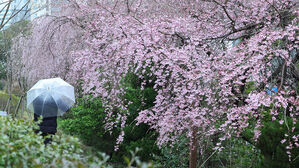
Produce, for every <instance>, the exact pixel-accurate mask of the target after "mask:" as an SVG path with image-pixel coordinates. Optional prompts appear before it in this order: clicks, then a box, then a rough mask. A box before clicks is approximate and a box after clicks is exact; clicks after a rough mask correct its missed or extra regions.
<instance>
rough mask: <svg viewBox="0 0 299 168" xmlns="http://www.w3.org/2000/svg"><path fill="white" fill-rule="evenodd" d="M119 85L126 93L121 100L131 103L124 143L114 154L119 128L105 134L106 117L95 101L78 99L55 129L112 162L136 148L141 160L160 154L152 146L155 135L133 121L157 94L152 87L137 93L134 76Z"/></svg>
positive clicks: (119, 160) (99, 103) (143, 125)
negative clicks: (107, 155)
mask: <svg viewBox="0 0 299 168" xmlns="http://www.w3.org/2000/svg"><path fill="white" fill-rule="evenodd" d="M123 83H124V84H123V87H124V88H125V89H126V91H127V92H126V94H125V95H124V97H123V98H124V99H125V100H127V101H128V102H132V104H130V105H128V113H129V116H128V119H127V123H130V125H128V126H126V127H125V128H124V131H125V137H124V141H123V143H122V144H121V145H120V146H119V150H118V151H114V145H115V142H116V138H117V137H118V135H119V133H120V129H119V128H115V129H113V130H112V132H111V134H110V133H109V132H106V130H105V128H104V126H105V122H106V121H105V117H106V114H105V110H104V108H103V106H102V102H101V100H100V99H99V98H92V99H89V98H80V99H79V100H78V101H77V102H78V103H77V106H76V107H74V108H72V109H71V110H70V112H69V113H67V114H66V115H65V116H64V117H63V118H62V119H61V120H60V121H59V127H60V128H61V129H62V130H63V131H64V132H66V133H68V134H71V135H76V136H78V137H79V138H80V139H82V141H83V142H84V143H85V144H86V145H88V146H91V147H93V148H94V149H95V150H96V151H103V152H105V153H107V154H109V155H110V156H111V159H112V162H123V157H124V156H128V155H130V151H134V150H135V148H137V147H138V148H142V150H140V151H139V152H138V155H139V156H140V159H141V160H143V161H149V160H152V159H153V154H156V155H157V154H159V152H160V150H159V149H158V147H157V146H156V145H155V141H156V137H157V134H156V133H155V132H154V131H152V130H149V126H147V125H145V124H140V125H138V126H136V121H135V118H136V117H137V116H138V113H139V112H140V111H141V110H143V109H146V108H149V107H152V106H153V105H154V100H155V96H156V95H157V94H156V92H155V91H154V90H153V89H152V84H148V85H147V86H146V87H145V89H144V90H141V89H140V87H138V86H140V84H139V83H140V80H139V79H138V77H137V76H136V75H134V74H128V75H127V77H126V78H124V80H123Z"/></svg>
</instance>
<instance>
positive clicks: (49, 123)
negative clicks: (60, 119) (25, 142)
mask: <svg viewBox="0 0 299 168" xmlns="http://www.w3.org/2000/svg"><path fill="white" fill-rule="evenodd" d="M44 99H45V98H41V97H37V98H36V99H35V100H34V101H33V108H34V121H38V119H39V117H40V116H41V115H42V116H43V120H42V122H41V123H40V124H39V126H40V129H39V130H37V132H39V131H41V132H42V134H43V135H47V134H55V133H56V132H57V111H58V107H57V105H56V103H55V101H54V99H53V98H52V97H50V98H49V97H48V98H47V99H46V100H47V101H44ZM49 114H51V115H50V116H47V115H49ZM53 116H54V117H53Z"/></svg>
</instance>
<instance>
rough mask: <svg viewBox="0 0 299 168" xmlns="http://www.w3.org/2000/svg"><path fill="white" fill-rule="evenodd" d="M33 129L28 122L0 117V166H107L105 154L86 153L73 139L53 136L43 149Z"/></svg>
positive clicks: (75, 139) (54, 167)
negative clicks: (51, 140)
mask: <svg viewBox="0 0 299 168" xmlns="http://www.w3.org/2000/svg"><path fill="white" fill-rule="evenodd" d="M33 128H37V126H36V125H35V124H33V123H32V122H31V121H23V120H14V119H12V118H11V117H9V116H7V117H0V132H1V136H0V167H5V168H10V167H11V168H19V167H20V168H21V167H22V168H23V167H30V168H35V167H38V168H39V167H53V168H56V167H57V168H58V167H82V168H85V167H86V168H87V167H88V168H89V167H107V165H106V164H105V162H106V161H107V159H108V157H107V156H106V155H104V154H100V155H98V156H99V157H96V156H93V155H90V154H86V153H85V151H83V150H82V148H81V147H82V145H81V143H80V142H79V141H78V139H77V138H74V137H71V136H54V137H53V142H52V143H51V144H49V145H46V146H45V145H44V143H43V141H44V139H43V137H42V136H40V135H37V134H35V133H34V130H33Z"/></svg>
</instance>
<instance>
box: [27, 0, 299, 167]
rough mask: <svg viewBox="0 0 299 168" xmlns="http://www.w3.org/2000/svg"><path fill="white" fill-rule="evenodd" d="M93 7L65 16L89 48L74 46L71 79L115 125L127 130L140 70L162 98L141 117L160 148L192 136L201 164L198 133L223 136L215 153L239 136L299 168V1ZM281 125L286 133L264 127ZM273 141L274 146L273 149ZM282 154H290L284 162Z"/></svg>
mask: <svg viewBox="0 0 299 168" xmlns="http://www.w3.org/2000/svg"><path fill="white" fill-rule="evenodd" d="M92 2H93V4H88V3H76V1H71V3H72V4H73V7H74V8H75V9H76V10H73V11H71V12H70V13H67V15H66V16H65V18H67V19H69V20H68V22H69V23H71V24H72V25H77V26H78V27H80V28H81V30H82V32H83V33H84V38H85V39H86V41H85V42H86V43H83V45H84V49H83V50H76V49H75V48H74V50H73V51H75V52H73V54H72V58H71V60H73V61H74V62H72V64H71V70H72V71H71V73H70V78H72V79H74V80H80V82H81V84H82V87H83V89H84V91H85V93H87V94H93V95H94V96H98V97H101V98H102V99H103V103H104V105H105V108H106V112H107V114H108V115H107V116H108V118H107V125H106V127H107V129H111V128H113V127H115V126H120V127H121V128H124V126H125V125H126V118H127V115H128V114H127V110H126V108H127V106H128V104H129V103H130V102H128V101H126V100H124V98H123V95H124V94H125V92H126V88H125V87H124V86H123V83H122V80H123V79H124V77H125V76H126V74H128V73H135V74H137V75H138V76H139V78H140V87H141V88H142V87H144V86H146V85H147V84H149V83H153V84H154V88H155V89H156V91H157V93H158V95H157V96H156V101H155V106H154V107H153V108H151V109H147V110H144V111H142V112H140V113H139V116H138V118H137V120H138V122H139V123H147V124H149V125H150V126H151V128H152V129H155V130H157V131H158V132H159V135H160V136H159V138H158V144H159V145H163V144H167V143H171V142H174V141H176V140H177V138H176V137H177V136H179V135H181V134H187V136H188V137H189V138H190V144H191V147H190V150H191V158H193V159H194V158H195V160H196V157H194V154H196V152H193V153H192V151H196V150H195V149H196V143H195V141H196V140H197V136H199V135H204V136H210V135H213V134H216V133H217V134H219V133H220V134H221V135H222V136H221V137H220V139H219V142H218V143H217V147H216V148H215V150H221V148H222V147H221V142H222V141H224V140H225V139H228V138H230V137H231V136H238V137H240V138H243V139H246V140H247V141H248V142H250V143H252V144H254V145H256V146H257V147H259V148H260V149H261V150H262V153H263V154H264V156H265V159H266V160H267V161H268V163H273V164H272V165H271V164H268V165H269V166H270V167H271V166H272V167H285V166H289V167H292V166H293V167H296V166H297V165H298V159H297V157H296V154H297V152H298V146H299V143H298V138H299V134H298V124H297V119H298V115H299V114H298V112H297V111H298V109H299V97H298V79H299V78H298V77H299V71H298V51H297V49H298V39H297V34H298V17H297V14H298V8H296V5H297V4H296V2H294V1H292V0H279V1H278V0H267V1H263V0H254V1H248V0H209V1H207V0H189V1H167V2H166V1H163V0H161V1H152V2H151V1H147V2H146V3H144V2H143V1H141V0H140V1H96V0H95V1H92ZM178 11H179V12H178ZM161 13H162V14H163V15H161ZM37 34H38V31H37ZM60 49H61V48H60ZM29 56H30V55H29V54H28V55H27V57H25V58H30V57H29ZM65 56H66V55H65ZM34 58H36V59H38V57H37V56H35V57H34ZM64 58H68V57H67V56H66V57H64ZM29 60H33V57H32V58H31V59H29ZM37 62H40V61H37ZM56 63H59V62H56ZM25 65H30V63H25ZM53 67H56V66H54V65H53ZM31 68H32V69H31V71H32V72H36V73H37V72H39V71H40V70H39V68H37V67H35V66H32V67H31ZM271 123H274V124H275V125H271ZM273 127H275V128H277V130H280V131H279V133H277V134H268V133H269V132H267V131H265V130H271V129H272V128H273ZM272 131H273V130H272ZM123 134H124V132H122V133H121V135H120V137H119V139H118V142H117V143H121V141H122V140H123V136H124V135H123ZM274 137H275V138H276V140H274ZM265 138H266V139H271V140H270V141H271V143H273V144H274V145H273V144H272V146H267V145H264V144H265V142H266V141H264V139H265ZM277 139H278V143H277ZM215 143H216V142H215ZM192 144H193V145H192ZM273 146H275V147H276V146H278V147H277V148H273ZM277 150H282V151H283V152H284V153H285V155H283V157H281V158H283V161H282V163H281V165H279V164H280V163H278V162H277V161H275V159H278V158H279V156H278V155H277V152H278V151H277ZM269 156H273V157H269ZM285 156H286V157H285ZM194 166H196V162H195V163H194V162H193V161H191V162H190V167H194Z"/></svg>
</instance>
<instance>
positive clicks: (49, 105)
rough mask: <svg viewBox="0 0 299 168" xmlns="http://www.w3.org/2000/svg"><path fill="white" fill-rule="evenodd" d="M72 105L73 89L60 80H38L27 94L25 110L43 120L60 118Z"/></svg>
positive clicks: (73, 101) (73, 99) (73, 98)
mask: <svg viewBox="0 0 299 168" xmlns="http://www.w3.org/2000/svg"><path fill="white" fill-rule="evenodd" d="M74 103H75V94H74V87H73V86H72V85H70V84H68V83H67V82H65V81H64V80H62V79H61V78H51V79H43V80H40V81H38V82H37V83H36V84H35V85H34V86H33V87H32V88H31V89H30V90H29V91H28V92H27V108H29V109H30V110H32V111H34V113H35V114H37V115H41V116H43V117H44V118H47V117H55V116H62V115H63V114H64V113H65V112H66V111H67V110H68V109H69V108H70V107H71V106H72V105H74Z"/></svg>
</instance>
